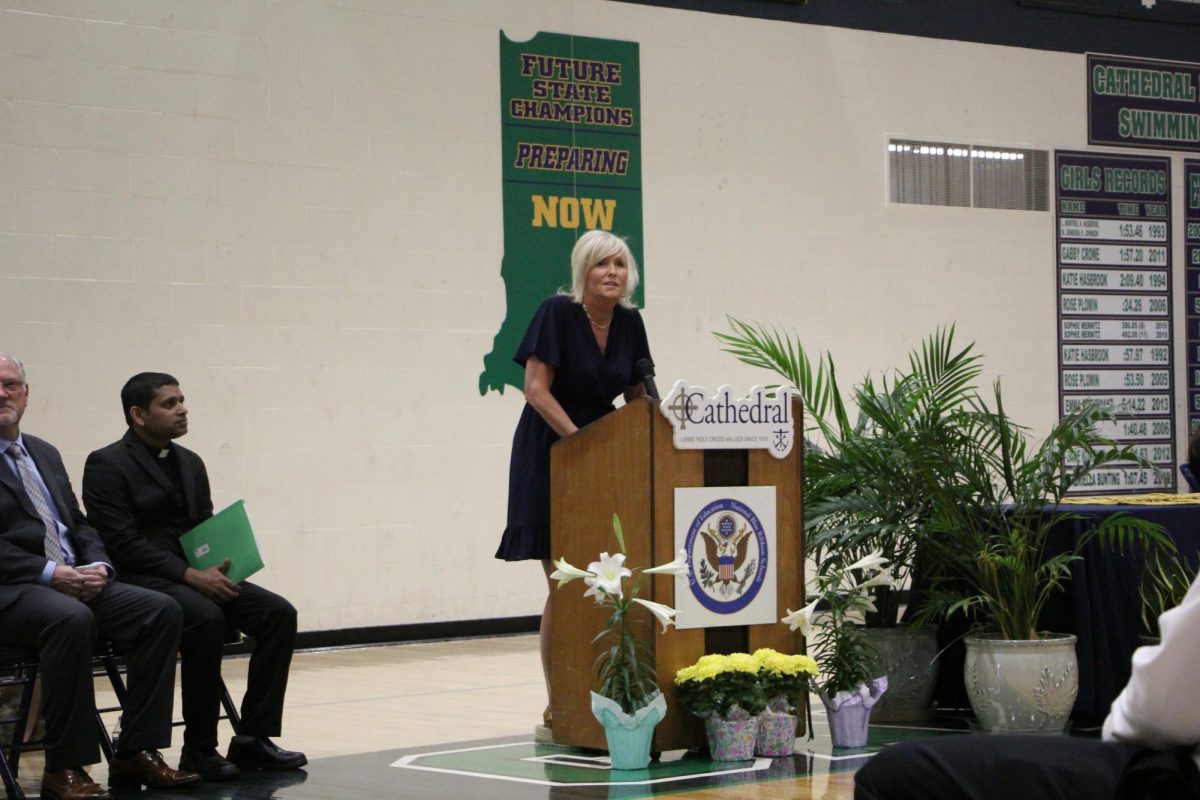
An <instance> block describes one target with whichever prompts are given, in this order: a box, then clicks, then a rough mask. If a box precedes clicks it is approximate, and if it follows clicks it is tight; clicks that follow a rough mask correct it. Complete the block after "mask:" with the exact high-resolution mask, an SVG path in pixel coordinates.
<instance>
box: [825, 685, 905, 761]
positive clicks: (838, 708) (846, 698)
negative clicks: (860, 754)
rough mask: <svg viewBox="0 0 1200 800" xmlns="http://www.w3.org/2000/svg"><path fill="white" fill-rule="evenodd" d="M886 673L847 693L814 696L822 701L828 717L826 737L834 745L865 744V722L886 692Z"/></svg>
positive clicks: (853, 745) (868, 719) (866, 723)
mask: <svg viewBox="0 0 1200 800" xmlns="http://www.w3.org/2000/svg"><path fill="white" fill-rule="evenodd" d="M887 686H888V683H887V676H886V675H884V676H882V677H879V678H876V679H875V680H873V681H870V682H869V683H860V684H859V685H858V686H856V687H855V688H853V689H851V690H850V691H847V692H838V693H837V694H835V695H834V696H833V697H827V696H826V695H825V693H824V692H818V693H817V696H818V697H820V698H821V702H822V703H824V704H825V715H826V716H827V717H828V718H829V737H830V738H831V739H832V740H833V746H834V747H865V746H866V744H867V732H868V731H867V725H868V723H869V722H870V721H871V708H872V707H873V706H874V705H875V703H877V702H878V701H879V698H880V697H882V696H883V693H884V692H886V691H887Z"/></svg>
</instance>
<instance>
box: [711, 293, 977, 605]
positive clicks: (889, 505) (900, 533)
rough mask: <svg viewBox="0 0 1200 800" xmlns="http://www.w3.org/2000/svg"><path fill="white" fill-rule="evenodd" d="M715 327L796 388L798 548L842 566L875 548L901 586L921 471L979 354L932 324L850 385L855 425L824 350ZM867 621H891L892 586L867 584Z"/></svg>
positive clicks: (947, 430) (729, 344)
mask: <svg viewBox="0 0 1200 800" xmlns="http://www.w3.org/2000/svg"><path fill="white" fill-rule="evenodd" d="M729 324H730V326H731V327H732V329H733V331H732V332H731V333H717V334H715V335H716V337H717V339H718V340H719V341H720V342H721V344H722V347H723V349H724V350H725V351H726V352H729V353H732V354H733V355H734V356H735V357H737V358H738V359H739V360H740V361H742V362H743V363H746V364H750V365H752V366H756V367H762V368H765V369H770V370H772V371H773V372H775V373H776V374H778V375H780V376H781V377H783V378H785V379H786V381H787V382H788V383H789V384H790V385H792V386H794V387H795V388H796V390H797V394H798V395H799V396H800V398H801V401H802V403H803V407H804V412H805V420H806V431H807V432H808V433H811V434H813V435H816V436H818V437H820V439H821V440H822V443H821V444H820V445H809V446H808V447H806V449H805V453H804V497H805V531H806V534H807V542H806V545H807V547H808V551H809V553H810V554H811V555H812V556H813V557H814V558H815V559H816V560H817V562H818V565H819V566H818V572H824V571H827V567H826V566H825V565H826V563H827V562H828V563H829V564H837V563H840V564H847V563H851V562H854V561H856V560H858V559H860V558H862V557H863V556H865V555H866V554H868V553H870V552H873V551H878V552H879V553H880V554H881V555H882V556H884V557H885V558H886V559H887V561H888V563H889V564H891V567H892V571H893V574H894V577H895V578H896V582H897V583H899V584H901V585H903V584H905V583H906V582H907V581H908V578H909V575H910V574H911V571H912V569H913V566H914V564H915V562H916V560H917V558H918V549H919V547H920V542H921V540H922V537H923V535H924V527H925V523H926V521H927V520H928V518H929V516H930V514H931V513H932V506H931V501H930V498H929V494H928V492H927V490H926V484H925V476H926V475H927V473H929V472H930V471H934V470H937V469H939V468H940V465H941V464H943V463H945V460H946V459H945V456H944V454H943V453H942V452H941V448H942V446H943V443H944V442H948V441H953V440H954V438H955V437H956V432H955V431H954V430H953V428H954V427H955V426H956V425H958V424H959V423H960V417H959V416H958V412H959V411H961V410H962V409H964V408H966V407H968V406H969V404H970V402H971V400H972V398H973V397H974V396H975V386H974V381H975V379H976V378H977V377H978V375H979V373H980V369H981V367H980V357H979V356H978V355H976V354H975V353H974V352H973V349H974V344H968V345H967V346H965V347H961V348H959V347H957V346H956V345H955V343H954V327H953V326H950V327H946V328H940V329H938V330H936V331H935V332H934V333H933V334H931V335H930V336H928V337H927V338H926V339H925V340H923V341H922V343H921V345H920V346H919V347H918V348H916V349H914V350H912V351H911V352H910V353H909V357H908V366H907V368H906V369H902V370H897V371H895V372H894V374H893V376H892V377H890V378H889V377H888V376H887V375H886V374H885V375H883V376H881V377H880V378H879V380H878V382H877V381H876V380H875V379H874V378H873V377H872V376H871V375H867V376H866V377H865V378H864V379H863V380H862V382H860V383H859V384H858V385H856V386H855V387H854V389H853V391H852V400H853V406H854V407H856V408H857V410H858V415H857V419H856V421H855V422H854V424H851V422H850V416H849V413H848V411H847V409H846V406H845V405H844V404H843V402H842V399H841V392H840V389H839V387H838V384H837V378H836V370H835V367H834V362H833V359H832V357H831V356H830V355H829V354H828V353H826V354H824V355H821V356H819V357H815V358H814V357H810V356H809V355H808V354H807V353H806V351H805V349H804V347H803V345H802V344H801V342H800V341H799V339H798V338H796V337H795V336H791V335H788V334H785V333H781V332H780V331H779V330H778V329H777V328H774V327H768V326H765V325H750V324H747V323H745V322H742V321H739V320H737V319H734V318H732V317H731V318H729ZM871 596H872V600H873V602H872V604H871V608H870V609H869V610H867V611H866V612H865V619H864V621H865V623H866V624H867V625H869V626H872V627H892V626H895V625H897V624H898V621H899V616H900V596H899V593H898V592H897V591H896V590H895V589H894V587H893V586H892V585H891V584H888V585H879V586H876V587H874V588H873V589H872V591H871Z"/></svg>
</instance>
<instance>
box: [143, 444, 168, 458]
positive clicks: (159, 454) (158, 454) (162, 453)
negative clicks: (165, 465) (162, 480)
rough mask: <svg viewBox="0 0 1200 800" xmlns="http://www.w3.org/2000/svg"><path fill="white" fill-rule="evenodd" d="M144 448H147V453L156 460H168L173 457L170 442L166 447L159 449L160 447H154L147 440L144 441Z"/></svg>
mask: <svg viewBox="0 0 1200 800" xmlns="http://www.w3.org/2000/svg"><path fill="white" fill-rule="evenodd" d="M142 447H144V448H146V451H147V452H148V453H150V455H151V456H153V457H154V458H168V457H170V455H171V444H170V442H168V443H167V446H166V447H162V448H159V447H155V446H154V445H152V444H150V443H149V442H147V441H145V440H142Z"/></svg>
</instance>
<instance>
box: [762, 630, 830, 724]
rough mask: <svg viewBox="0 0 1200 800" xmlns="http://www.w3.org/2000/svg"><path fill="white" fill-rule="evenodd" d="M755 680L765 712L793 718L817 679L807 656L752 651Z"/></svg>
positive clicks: (764, 649) (764, 648)
mask: <svg viewBox="0 0 1200 800" xmlns="http://www.w3.org/2000/svg"><path fill="white" fill-rule="evenodd" d="M754 657H755V658H757V659H758V663H759V670H758V679H759V681H760V682H761V683H762V687H763V694H764V695H765V696H766V701H767V705H766V710H767V712H769V713H773V714H795V713H796V709H797V708H798V707H800V706H802V705H803V704H804V697H805V695H807V694H808V692H809V689H810V688H811V683H812V679H813V678H815V677H816V676H817V662H816V660H815V659H812V658H810V657H809V656H801V655H788V654H786V653H780V652H779V651H777V650H772V649H771V648H769V647H763V648H760V649H758V650H755V651H754Z"/></svg>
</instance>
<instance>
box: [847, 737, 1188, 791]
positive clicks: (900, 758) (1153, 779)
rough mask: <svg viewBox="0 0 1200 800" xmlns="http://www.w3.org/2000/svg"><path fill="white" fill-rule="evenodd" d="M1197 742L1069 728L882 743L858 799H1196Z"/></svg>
mask: <svg viewBox="0 0 1200 800" xmlns="http://www.w3.org/2000/svg"><path fill="white" fill-rule="evenodd" d="M1198 786H1200V773H1198V772H1197V769H1196V764H1195V762H1194V761H1193V760H1192V755H1191V748H1182V749H1175V750H1167V751H1158V750H1150V749H1148V748H1144V747H1140V746H1137V745H1129V744H1116V743H1113V742H1102V741H1099V740H1096V739H1080V738H1075V737H1070V736H1013V735H984V734H979V735H974V736H972V735H962V736H944V737H936V738H930V739H920V740H915V741H908V742H903V743H901V744H897V745H892V746H890V747H887V748H884V750H883V751H882V752H880V753H878V754H877V755H875V756H874V757H873V758H872V759H871V760H870V761H868V762H867V764H866V766H864V767H863V768H862V769H860V770H859V771H858V774H857V775H855V778H854V797H855V800H943V798H944V800H1013V798H1017V800H1052V799H1053V800H1067V799H1070V800H1074V798H1078V799H1079V800H1107V799H1108V798H1120V800H1132V798H1138V799H1139V800H1167V799H1168V798H1170V800H1192V799H1193V798H1197V797H1200V792H1198Z"/></svg>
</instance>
